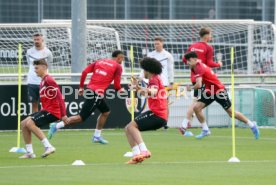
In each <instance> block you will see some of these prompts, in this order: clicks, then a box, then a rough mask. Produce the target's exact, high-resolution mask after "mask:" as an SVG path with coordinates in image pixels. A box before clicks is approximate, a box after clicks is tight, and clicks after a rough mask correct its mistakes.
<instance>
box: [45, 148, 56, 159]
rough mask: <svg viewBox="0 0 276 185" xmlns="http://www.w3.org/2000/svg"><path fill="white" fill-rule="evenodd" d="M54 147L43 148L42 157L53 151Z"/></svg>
mask: <svg viewBox="0 0 276 185" xmlns="http://www.w3.org/2000/svg"><path fill="white" fill-rule="evenodd" d="M55 151H56V149H55V148H54V147H47V148H45V152H44V153H43V154H42V155H41V157H42V158H45V157H47V156H48V155H50V154H52V153H55Z"/></svg>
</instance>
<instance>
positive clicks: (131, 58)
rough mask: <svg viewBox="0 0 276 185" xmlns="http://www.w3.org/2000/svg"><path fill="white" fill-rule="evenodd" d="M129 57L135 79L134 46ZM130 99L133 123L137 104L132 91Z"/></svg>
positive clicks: (131, 47)
mask: <svg viewBox="0 0 276 185" xmlns="http://www.w3.org/2000/svg"><path fill="white" fill-rule="evenodd" d="M129 56H130V62H131V77H133V75H134V72H133V69H134V54H133V46H132V45H131V46H130V51H129ZM130 98H131V121H133V120H134V104H135V100H134V91H133V90H131V92H130Z"/></svg>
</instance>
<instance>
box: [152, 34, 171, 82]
mask: <svg viewBox="0 0 276 185" xmlns="http://www.w3.org/2000/svg"><path fill="white" fill-rule="evenodd" d="M154 49H155V50H154V51H152V52H150V53H148V55H147V56H148V57H150V58H155V59H156V60H158V61H159V62H160V63H161V64H162V67H163V69H162V73H161V74H160V77H161V79H162V81H163V84H164V86H166V87H169V86H172V85H173V83H174V59H173V56H172V54H170V53H169V52H168V51H167V50H165V49H164V39H163V37H160V36H157V37H155V38H154Z"/></svg>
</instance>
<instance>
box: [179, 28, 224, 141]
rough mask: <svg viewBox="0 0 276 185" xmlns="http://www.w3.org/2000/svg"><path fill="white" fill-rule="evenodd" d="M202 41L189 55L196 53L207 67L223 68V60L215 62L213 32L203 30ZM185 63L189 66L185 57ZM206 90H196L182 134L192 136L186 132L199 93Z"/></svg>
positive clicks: (200, 32)
mask: <svg viewBox="0 0 276 185" xmlns="http://www.w3.org/2000/svg"><path fill="white" fill-rule="evenodd" d="M199 36H200V41H199V42H195V43H193V44H192V45H191V46H190V47H189V48H188V50H187V53H188V52H190V51H194V52H195V53H196V54H197V56H198V61H199V62H202V63H204V64H205V65H206V66H208V67H210V68H217V67H221V66H222V62H221V58H220V59H219V61H217V62H214V61H213V54H214V51H213V47H212V46H211V45H209V44H208V43H209V42H210V41H211V40H212V31H211V29H209V28H201V29H200V31H199ZM183 62H184V63H186V64H187V61H186V59H185V57H183ZM191 82H192V84H193V85H195V83H196V78H195V74H194V72H193V71H191ZM203 89H204V86H203V87H202V88H199V89H194V99H193V102H192V104H191V105H190V106H189V108H188V111H187V113H186V118H184V120H183V121H182V127H181V128H179V131H180V132H181V134H182V135H183V134H187V136H189V134H191V133H190V132H186V130H187V128H188V126H189V125H190V124H191V121H192V117H193V113H194V111H193V107H194V105H195V103H196V100H197V98H198V96H199V93H200V92H201V91H202V90H203Z"/></svg>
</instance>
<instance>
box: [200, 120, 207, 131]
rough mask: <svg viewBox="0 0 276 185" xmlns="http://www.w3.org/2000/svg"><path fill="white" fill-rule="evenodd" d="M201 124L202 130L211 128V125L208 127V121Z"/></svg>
mask: <svg viewBox="0 0 276 185" xmlns="http://www.w3.org/2000/svg"><path fill="white" fill-rule="evenodd" d="M201 126H202V130H209V127H208V125H207V123H206V121H205V122H204V123H202V125H201Z"/></svg>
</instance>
